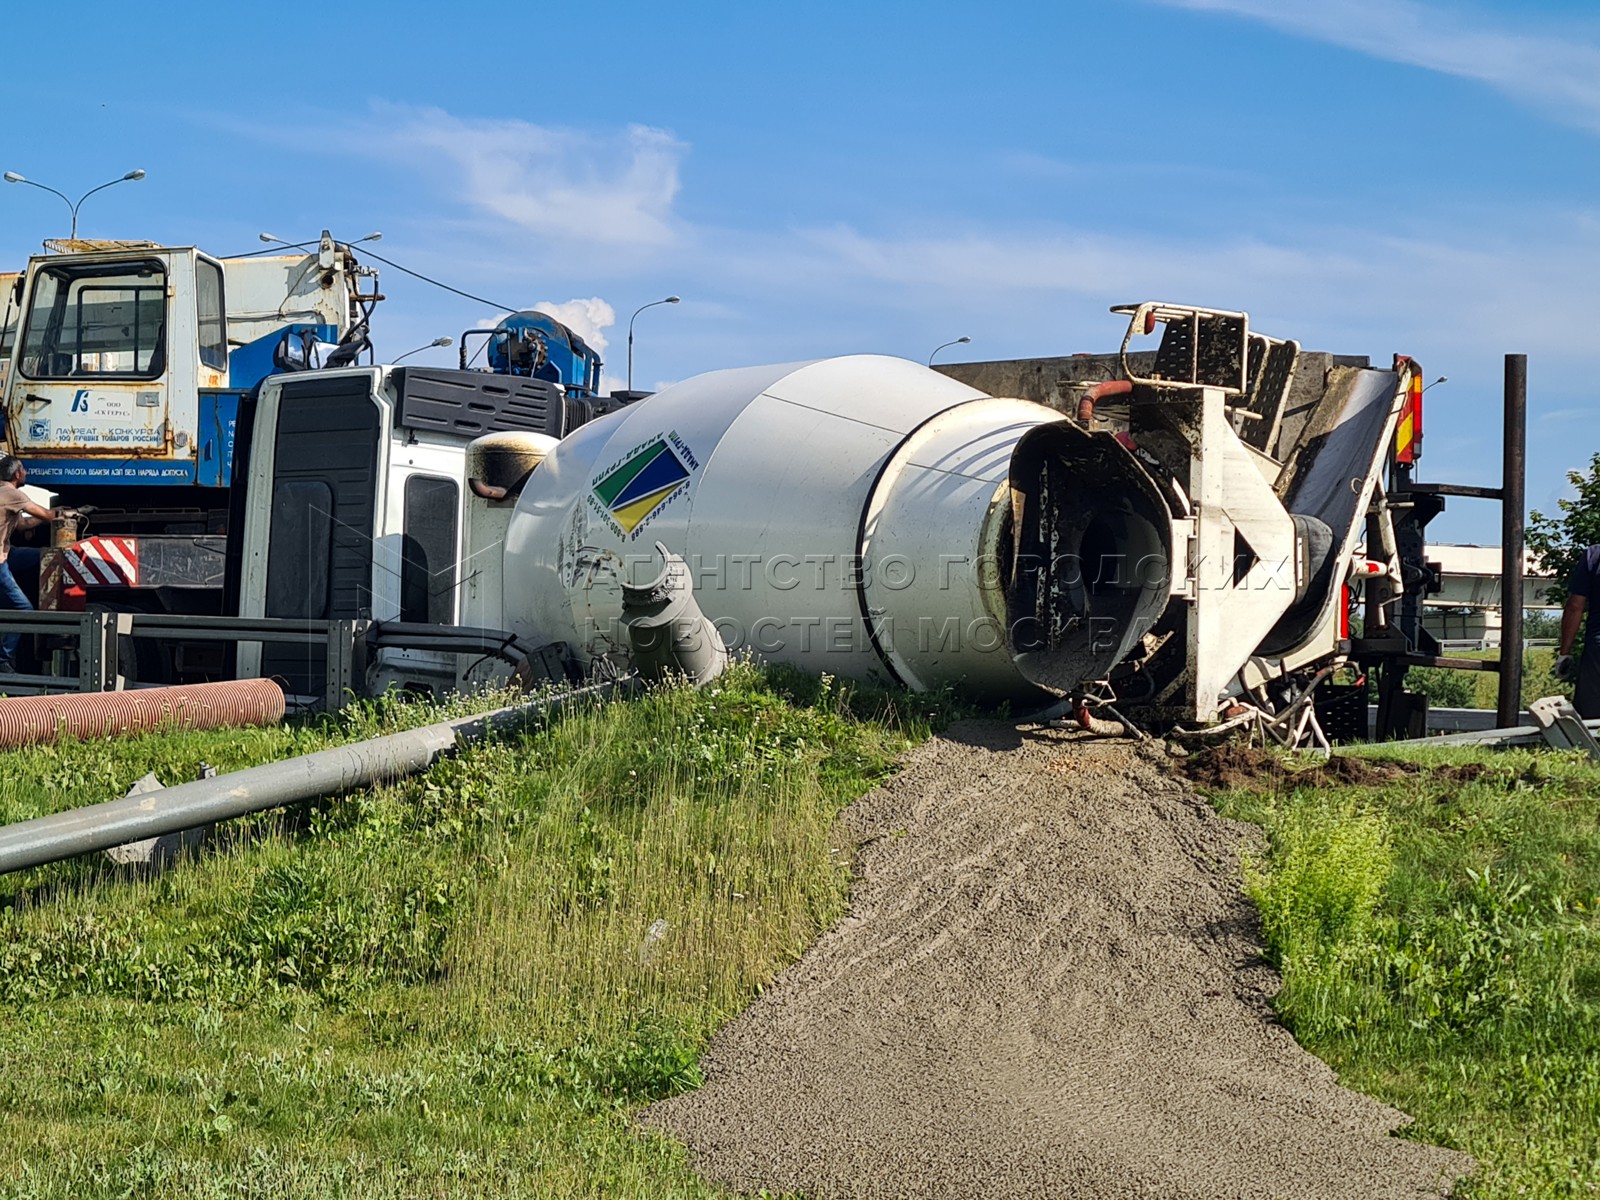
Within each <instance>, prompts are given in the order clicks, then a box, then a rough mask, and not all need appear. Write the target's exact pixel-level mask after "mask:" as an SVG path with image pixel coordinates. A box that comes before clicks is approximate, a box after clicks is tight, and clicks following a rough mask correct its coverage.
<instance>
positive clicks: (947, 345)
mask: <svg viewBox="0 0 1600 1200" xmlns="http://www.w3.org/2000/svg"><path fill="white" fill-rule="evenodd" d="M971 340H972V339H971V338H969V337H958V338H957V339H956V340H955V341H953V342H946V343H945V344H944V345H942V346H935V347H934V348H933V354H937V353H939V351H941V350H948V349H949V348H950V347H951V346H965V345H966V344H967V343H968V342H970V341H971ZM933 354H930V355H928V365H929V366H930V367H931V366H933Z"/></svg>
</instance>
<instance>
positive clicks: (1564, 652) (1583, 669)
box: [0, 464, 1600, 721]
mask: <svg viewBox="0 0 1600 1200" xmlns="http://www.w3.org/2000/svg"><path fill="white" fill-rule="evenodd" d="M0 465H3V464H0ZM1596 608H1600V546H1590V547H1589V548H1588V549H1587V550H1585V551H1584V552H1583V554H1582V555H1581V556H1580V557H1579V558H1578V561H1577V564H1576V565H1575V566H1574V567H1573V568H1572V574H1571V575H1569V576H1567V606H1566V608H1564V609H1563V610H1562V612H1561V654H1560V656H1559V657H1558V658H1557V659H1556V678H1558V679H1564V680H1567V681H1569V682H1570V681H1572V680H1574V679H1576V681H1577V684H1578V687H1577V696H1576V697H1575V698H1574V701H1573V702H1574V704H1575V705H1576V706H1577V709H1578V712H1579V714H1580V715H1581V716H1582V717H1583V718H1584V719H1585V720H1590V721H1592V720H1594V719H1596V718H1597V717H1600V620H1594V621H1590V622H1589V631H1588V633H1587V635H1586V636H1585V637H1584V639H1583V657H1582V658H1581V659H1580V660H1579V663H1578V664H1577V665H1574V663H1573V661H1572V644H1573V642H1575V641H1577V638H1578V626H1579V625H1582V624H1583V614H1584V612H1585V610H1588V611H1590V612H1591V613H1592V612H1593V611H1594V610H1595V609H1596Z"/></svg>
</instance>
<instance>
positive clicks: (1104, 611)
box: [999, 422, 1172, 692]
mask: <svg viewBox="0 0 1600 1200" xmlns="http://www.w3.org/2000/svg"><path fill="white" fill-rule="evenodd" d="M1007 500H1008V506H1007V507H1008V511H1006V512H1005V513H1004V516H1003V520H1004V525H1003V527H1002V529H1001V533H1000V538H999V551H1000V556H999V557H1000V571H999V575H1000V580H1001V583H1002V585H1003V588H1004V595H1005V608H1006V625H1007V629H1008V631H1009V633H1010V642H1011V648H1012V654H1013V656H1014V657H1015V660H1016V663H1017V667H1018V669H1019V670H1020V671H1021V672H1022V674H1023V675H1024V676H1025V677H1026V678H1027V679H1028V680H1029V681H1030V682H1032V683H1034V684H1037V685H1039V686H1041V687H1046V688H1050V689H1052V690H1055V691H1059V692H1072V691H1075V690H1077V689H1078V688H1079V687H1081V686H1082V685H1083V684H1084V683H1086V682H1088V681H1092V680H1095V679H1101V678H1104V677H1105V676H1106V675H1107V674H1109V673H1110V670H1111V668H1112V666H1113V665H1115V663H1116V662H1117V661H1118V660H1119V659H1120V658H1121V657H1122V656H1123V655H1124V654H1126V653H1127V651H1128V649H1129V648H1130V647H1131V646H1132V645H1133V643H1134V642H1136V641H1137V640H1138V639H1139V637H1141V636H1142V635H1143V634H1144V633H1146V632H1148V631H1149V630H1150V629H1151V628H1152V627H1153V626H1154V625H1155V624H1156V622H1157V621H1159V620H1160V618H1161V615H1162V613H1163V612H1164V611H1165V608H1166V604H1167V599H1168V595H1169V591H1170V587H1169V580H1170V577H1171V567H1172V560H1171V552H1172V548H1171V532H1170V531H1171V520H1170V516H1169V514H1168V511H1167V506H1166V504H1165V503H1164V502H1163V501H1162V499H1161V496H1160V494H1159V493H1158V492H1157V491H1156V489H1155V486H1154V484H1153V483H1151V481H1150V478H1149V476H1148V475H1146V474H1145V472H1144V470H1143V469H1142V468H1141V467H1140V466H1139V464H1138V463H1137V462H1136V461H1135V460H1134V459H1133V457H1132V456H1131V455H1130V454H1129V453H1128V452H1127V450H1125V449H1124V448H1123V447H1122V446H1121V445H1120V444H1118V443H1117V441H1116V440H1115V439H1114V438H1112V437H1110V436H1108V435H1103V434H1100V435H1095V434H1088V433H1085V432H1084V431H1083V430H1081V429H1078V428H1077V427H1076V426H1072V425H1068V424H1066V423H1064V422H1053V423H1051V424H1048V425H1040V426H1038V427H1037V428H1035V429H1033V430H1031V431H1030V432H1029V433H1027V434H1025V435H1024V436H1023V437H1022V438H1021V439H1020V440H1019V441H1018V443H1017V447H1016V450H1015V451H1014V452H1013V454H1012V457H1011V471H1010V488H1009V493H1008V497H1007Z"/></svg>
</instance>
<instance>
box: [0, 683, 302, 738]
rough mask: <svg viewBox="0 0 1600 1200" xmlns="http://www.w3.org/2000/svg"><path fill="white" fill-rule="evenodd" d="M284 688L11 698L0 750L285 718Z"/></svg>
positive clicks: (1, 720) (2, 716) (224, 686)
mask: <svg viewBox="0 0 1600 1200" xmlns="http://www.w3.org/2000/svg"><path fill="white" fill-rule="evenodd" d="M283 710H284V701H283V689H282V688H280V687H279V686H278V685H277V684H275V683H273V682H272V680H270V679H242V680H239V681H237V682H234V683H196V684H184V685H180V686H177V687H159V688H141V689H139V690H137V691H130V692H81V693H77V694H74V695H67V696H15V697H11V698H8V699H3V700H0V749H13V748H15V747H17V746H32V745H36V744H37V743H39V742H53V741H55V740H56V738H58V737H60V736H62V735H63V734H66V735H70V736H72V737H75V738H99V737H120V736H123V735H125V734H130V733H143V732H147V731H149V730H152V729H220V728H223V727H224V726H229V725H274V724H276V723H277V722H279V721H281V720H283Z"/></svg>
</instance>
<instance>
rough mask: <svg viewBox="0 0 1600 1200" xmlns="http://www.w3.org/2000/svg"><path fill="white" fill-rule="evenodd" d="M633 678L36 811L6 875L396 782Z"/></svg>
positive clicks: (13, 842)
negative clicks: (465, 748)
mask: <svg viewBox="0 0 1600 1200" xmlns="http://www.w3.org/2000/svg"><path fill="white" fill-rule="evenodd" d="M632 687H633V681H632V680H631V679H627V680H620V681H617V682H615V683H603V684H598V685H596V686H593V687H586V688H579V689H576V690H574V691H570V692H563V693H560V694H559V695H555V696H546V697H542V698H540V699H538V700H534V701H532V702H530V703H528V704H517V705H512V706H510V707H508V708H501V709H496V710H495V711H493V712H489V713H484V714H482V715H480V716H475V717H458V718H456V719H455V720H451V721H440V722H437V723H435V724H432V725H424V726H422V727H421V728H419V729H409V730H406V731H405V732H403V733H391V734H386V735H385V736H383V737H378V738H372V739H371V740H369V741H365V742H356V743H354V744H353V745H349V746H335V747H332V748H331V749H328V750H318V751H316V752H315V753H312V754H305V755H301V756H300V757H298V758H291V759H287V760H285V761H283V762H275V763H267V764H265V765H264V766H259V767H250V768H248V769H247V770H243V771H234V772H232V773H230V774H227V775H218V776H216V777H215V778H212V779H201V780H196V781H195V782H193V783H183V784H179V785H178V786H176V787H170V788H164V789H162V790H161V791H159V792H152V793H148V794H145V795H132V796H126V797H123V798H122V799H118V800H108V801H106V802H105V803H104V804H90V805H86V806H85V807H83V808H74V809H69V810H67V811H66V812H61V813H52V814H51V815H49V816H44V817H35V818H34V819H33V820H31V821H21V822H18V823H17V824H15V825H7V826H4V827H3V828H0V875H3V874H6V873H8V872H10V871H20V870H22V869H23V868H25V867H37V866H40V865H41V864H43V863H50V862H57V861H59V860H61V859H63V858H75V857H76V856H78V855H80V854H93V853H95V852H96V851H100V850H109V849H111V848H112V847H114V846H122V845H126V844H127V843H129V842H137V841H142V840H144V839H146V838H155V837H161V836H163V835H164V834H169V833H178V832H180V831H182V830H185V829H193V828H196V827H198V826H202V825H210V824H213V823H215V822H217V821H226V820H229V819H231V818H233V817H241V816H244V815H245V814H246V813H253V812H261V811H263V810H265V809H269V808H281V807H282V806H284V805H286V804H297V803H299V802H301V801H304V800H314V799H316V798H318V797H320V796H330V795H334V794H336V793H339V792H346V791H350V790H351V789H353V788H360V787H370V786H372V785H374V784H383V783H392V782H394V781H395V780H397V779H403V778H404V777H406V776H407V775H414V774H416V773H417V772H419V771H425V770H427V769H428V768H429V767H431V766H432V765H433V764H434V763H435V762H437V761H438V760H439V759H440V758H442V757H444V756H445V755H448V754H451V753H453V752H454V751H455V750H456V749H457V747H459V746H464V745H468V744H471V743H473V742H477V741H481V740H483V739H484V738H485V737H488V736H489V735H490V734H491V733H494V732H497V731H502V730H509V729H514V728H516V727H518V726H520V725H522V724H523V723H525V722H526V721H528V720H530V719H532V718H536V717H537V718H545V719H548V718H549V717H551V716H553V715H554V714H555V713H557V712H559V711H561V710H562V709H564V708H566V707H568V706H570V705H572V704H575V703H582V702H586V701H590V700H600V699H606V698H609V697H611V696H613V695H614V694H618V693H626V692H629V691H631V690H632Z"/></svg>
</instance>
